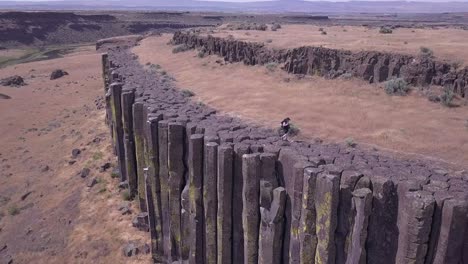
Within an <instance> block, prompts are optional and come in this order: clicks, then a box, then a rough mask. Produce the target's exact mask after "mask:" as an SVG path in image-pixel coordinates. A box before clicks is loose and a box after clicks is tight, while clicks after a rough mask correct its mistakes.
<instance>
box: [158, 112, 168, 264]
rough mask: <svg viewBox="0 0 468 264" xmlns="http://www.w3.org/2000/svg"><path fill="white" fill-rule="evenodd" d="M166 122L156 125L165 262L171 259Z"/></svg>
mask: <svg viewBox="0 0 468 264" xmlns="http://www.w3.org/2000/svg"><path fill="white" fill-rule="evenodd" d="M168 124H169V123H168V121H166V120H161V121H159V123H158V145H159V148H158V153H159V182H160V185H161V217H162V224H161V226H162V234H163V249H164V256H165V259H166V262H168V261H169V260H170V258H171V252H170V246H169V245H170V243H171V242H170V235H169V233H170V217H169V216H170V214H169V170H168V153H167V147H168V127H169V125H168Z"/></svg>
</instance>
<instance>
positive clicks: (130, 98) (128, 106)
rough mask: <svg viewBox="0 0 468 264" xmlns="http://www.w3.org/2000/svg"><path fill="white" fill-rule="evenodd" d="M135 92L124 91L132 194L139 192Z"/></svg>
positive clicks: (127, 150)
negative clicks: (134, 107) (134, 120)
mask: <svg viewBox="0 0 468 264" xmlns="http://www.w3.org/2000/svg"><path fill="white" fill-rule="evenodd" d="M134 101H135V93H134V92H133V91H131V92H124V93H122V122H123V131H124V150H125V168H126V170H127V171H126V175H127V179H128V186H129V191H130V196H131V197H135V196H136V194H137V171H136V168H137V165H136V157H135V141H134V140H135V138H134V135H133V102H134Z"/></svg>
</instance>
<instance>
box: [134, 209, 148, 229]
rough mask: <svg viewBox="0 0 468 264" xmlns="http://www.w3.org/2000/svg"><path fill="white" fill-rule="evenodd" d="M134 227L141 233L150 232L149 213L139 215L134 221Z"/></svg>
mask: <svg viewBox="0 0 468 264" xmlns="http://www.w3.org/2000/svg"><path fill="white" fill-rule="evenodd" d="M132 225H133V227H136V228H138V230H140V231H144V232H149V226H148V213H139V214H138V215H137V216H136V217H135V218H134V219H133V221H132Z"/></svg>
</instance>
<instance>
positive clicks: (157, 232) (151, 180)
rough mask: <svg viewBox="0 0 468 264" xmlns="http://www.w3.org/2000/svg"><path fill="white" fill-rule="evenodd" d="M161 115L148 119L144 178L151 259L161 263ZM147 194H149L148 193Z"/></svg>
mask: <svg viewBox="0 0 468 264" xmlns="http://www.w3.org/2000/svg"><path fill="white" fill-rule="evenodd" d="M161 119H162V115H159V116H153V117H150V118H148V121H147V125H146V129H145V130H146V132H145V134H146V136H145V148H146V151H145V153H146V156H145V164H146V166H147V172H146V176H147V178H145V183H146V184H147V185H149V186H146V188H145V189H146V203H147V208H148V216H149V225H150V230H151V244H152V253H153V259H154V260H155V261H161V259H160V258H159V257H160V256H161V255H162V254H163V252H164V251H163V241H162V226H161V223H162V220H161V219H162V216H161V214H162V212H161V185H160V181H159V158H158V154H159V153H158V122H159V120H161ZM148 192H149V193H148Z"/></svg>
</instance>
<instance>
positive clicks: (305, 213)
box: [299, 168, 321, 263]
mask: <svg viewBox="0 0 468 264" xmlns="http://www.w3.org/2000/svg"><path fill="white" fill-rule="evenodd" d="M320 171H321V170H320V169H318V168H306V169H305V170H304V179H303V190H302V191H303V194H302V212H301V221H300V227H299V239H300V259H301V263H315V250H316V248H317V233H316V220H317V219H316V218H317V213H316V210H315V196H316V191H317V190H316V184H317V176H318V173H319V172H320Z"/></svg>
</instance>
